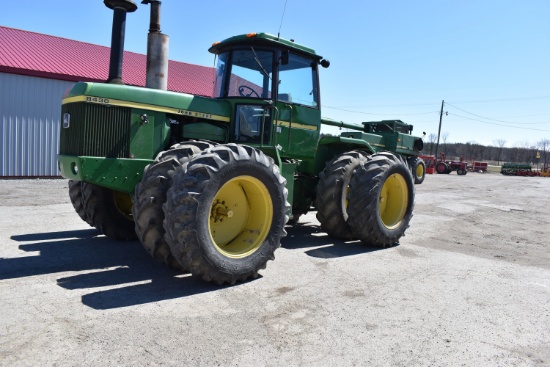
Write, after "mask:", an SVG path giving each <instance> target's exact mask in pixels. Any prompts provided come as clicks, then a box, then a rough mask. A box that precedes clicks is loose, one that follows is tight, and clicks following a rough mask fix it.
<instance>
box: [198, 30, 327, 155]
mask: <svg viewBox="0 0 550 367" xmlns="http://www.w3.org/2000/svg"><path fill="white" fill-rule="evenodd" d="M209 51H210V52H211V53H213V54H215V55H216V57H217V62H216V76H215V81H214V98H217V99H223V100H226V101H228V102H229V103H230V104H231V106H232V116H231V122H232V124H231V125H232V129H231V137H230V140H231V141H235V142H239V143H243V144H247V145H257V146H260V147H277V149H279V151H280V154H281V156H285V155H288V156H289V157H290V154H292V157H293V158H300V157H303V158H306V157H312V156H314V154H315V147H316V142H317V140H318V137H319V132H320V121H321V111H320V91H319V76H318V65H323V66H325V67H327V66H328V64H329V63H328V61H326V60H323V59H322V58H321V56H319V55H317V54H315V52H314V51H313V50H312V49H310V48H307V47H304V46H301V45H298V44H295V43H294V42H292V41H287V40H283V39H280V38H279V37H275V36H272V35H269V34H265V33H258V34H256V33H251V34H247V35H241V36H235V37H231V38H228V39H226V40H224V41H222V42H217V43H214V44H213V45H212V47H211V48H210V49H209ZM291 152H292V153H291Z"/></svg>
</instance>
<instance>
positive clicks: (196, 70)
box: [0, 26, 214, 97]
mask: <svg viewBox="0 0 550 367" xmlns="http://www.w3.org/2000/svg"><path fill="white" fill-rule="evenodd" d="M109 56H110V48H109V47H105V46H99V45H94V44H90V43H84V42H79V41H74V40H70V39H66V38H60V37H54V36H49V35H45V34H40V33H34V32H29V31H23V30H19V29H14V28H8V27H3V26H0V72H3V73H12V74H22V75H30V76H37V77H42V78H50V79H60V80H68V81H75V82H76V81H93V82H104V81H105V80H107V77H108V75H109ZM146 63H147V60H146V56H145V55H143V54H137V53H134V52H129V51H124V62H123V66H122V79H123V80H124V83H126V84H131V85H137V86H145V70H146ZM213 85H214V70H213V68H211V67H205V66H199V65H193V64H187V63H184V62H179V61H169V63H168V90H171V91H175V92H183V93H191V94H198V95H203V96H209V97H210V96H212V93H213V89H214V88H213Z"/></svg>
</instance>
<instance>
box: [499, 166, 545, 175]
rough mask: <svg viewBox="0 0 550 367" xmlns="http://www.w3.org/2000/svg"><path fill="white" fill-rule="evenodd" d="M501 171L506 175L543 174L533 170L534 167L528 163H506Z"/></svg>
mask: <svg viewBox="0 0 550 367" xmlns="http://www.w3.org/2000/svg"><path fill="white" fill-rule="evenodd" d="M500 173H502V174H503V175H505V176H529V177H533V176H541V172H539V171H533V167H532V166H531V165H530V164H528V163H504V164H503V165H502V167H501V168H500Z"/></svg>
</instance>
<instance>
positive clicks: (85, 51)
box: [0, 26, 214, 177]
mask: <svg viewBox="0 0 550 367" xmlns="http://www.w3.org/2000/svg"><path fill="white" fill-rule="evenodd" d="M109 55H110V49H109V48H108V47H104V46H98V45H92V44H89V43H84V42H78V41H74V40H69V39H65V38H59V37H54V36H48V35H44V34H39V33H34V32H28V31H23V30H18V29H13V28H8V27H2V26H0V116H1V120H0V121H1V126H0V177H51V176H58V175H59V172H58V168H57V159H56V157H57V153H58V151H59V128H60V118H61V99H62V97H63V94H64V93H65V91H66V90H67V89H68V88H69V87H70V86H71V85H72V84H73V83H74V82H77V81H92V82H103V81H105V80H106V79H107V77H108V68H109ZM168 70H169V73H168V75H169V77H168V90H171V91H176V92H184V93H191V94H198V95H203V96H211V95H212V91H213V77H214V73H213V71H212V68H210V67H203V66H198V65H192V64H187V63H182V62H176V61H169V66H168ZM145 72H146V56H145V55H142V54H136V53H132V52H127V51H126V52H124V64H123V80H124V82H125V83H126V84H130V85H136V86H144V85H145Z"/></svg>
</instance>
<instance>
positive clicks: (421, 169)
mask: <svg viewBox="0 0 550 367" xmlns="http://www.w3.org/2000/svg"><path fill="white" fill-rule="evenodd" d="M423 175H424V166H423V165H421V164H419V165H418V166H416V177H418V178H422V176H423Z"/></svg>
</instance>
